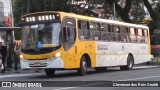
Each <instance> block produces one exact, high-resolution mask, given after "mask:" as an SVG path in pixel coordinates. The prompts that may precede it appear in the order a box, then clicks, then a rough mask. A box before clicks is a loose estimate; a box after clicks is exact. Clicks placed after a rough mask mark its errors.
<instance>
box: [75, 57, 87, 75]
mask: <svg viewBox="0 0 160 90" xmlns="http://www.w3.org/2000/svg"><path fill="white" fill-rule="evenodd" d="M77 71H78V74H79V75H81V76H84V75H85V74H86V73H87V62H86V58H85V57H82V58H81V63H80V68H79V69H78V70H77Z"/></svg>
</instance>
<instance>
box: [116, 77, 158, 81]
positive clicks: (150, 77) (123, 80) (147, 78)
mask: <svg viewBox="0 0 160 90" xmlns="http://www.w3.org/2000/svg"><path fill="white" fill-rule="evenodd" d="M156 77H160V76H149V77H142V78H133V79H124V80H118V81H130V80H141V79H148V78H156Z"/></svg>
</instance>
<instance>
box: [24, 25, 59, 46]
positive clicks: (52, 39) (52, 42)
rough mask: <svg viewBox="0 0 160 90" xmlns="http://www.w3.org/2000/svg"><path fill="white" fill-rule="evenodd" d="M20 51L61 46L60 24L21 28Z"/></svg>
mask: <svg viewBox="0 0 160 90" xmlns="http://www.w3.org/2000/svg"><path fill="white" fill-rule="evenodd" d="M22 29H23V30H22V45H21V49H44V48H52V47H58V46H60V45H61V34H60V31H61V30H60V23H59V22H58V23H53V22H52V23H44V24H34V25H28V26H27V25H26V26H23V27H22Z"/></svg>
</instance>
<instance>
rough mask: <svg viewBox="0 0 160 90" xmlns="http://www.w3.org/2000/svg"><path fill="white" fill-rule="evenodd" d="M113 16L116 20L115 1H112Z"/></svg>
mask: <svg viewBox="0 0 160 90" xmlns="http://www.w3.org/2000/svg"><path fill="white" fill-rule="evenodd" d="M113 14H114V15H113V17H114V20H116V7H115V2H113Z"/></svg>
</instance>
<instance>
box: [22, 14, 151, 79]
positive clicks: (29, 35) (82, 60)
mask: <svg viewBox="0 0 160 90" xmlns="http://www.w3.org/2000/svg"><path fill="white" fill-rule="evenodd" d="M21 27H22V39H21V53H20V65H21V69H44V70H45V73H46V75H47V76H54V74H55V71H56V70H72V69H75V70H77V72H78V74H79V75H85V74H86V73H87V70H88V68H94V69H95V70H96V71H105V70H106V69H107V67H112V66H118V67H120V69H121V70H131V69H132V68H133V65H135V64H140V63H145V62H149V61H150V60H151V58H152V55H151V50H150V39H149V38H150V37H149V36H150V35H149V28H148V27H147V26H142V25H136V24H130V23H125V22H119V21H113V20H107V19H100V18H95V17H89V16H83V15H77V14H74V13H66V12H61V11H44V12H36V13H30V14H27V15H24V16H22V17H21Z"/></svg>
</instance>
